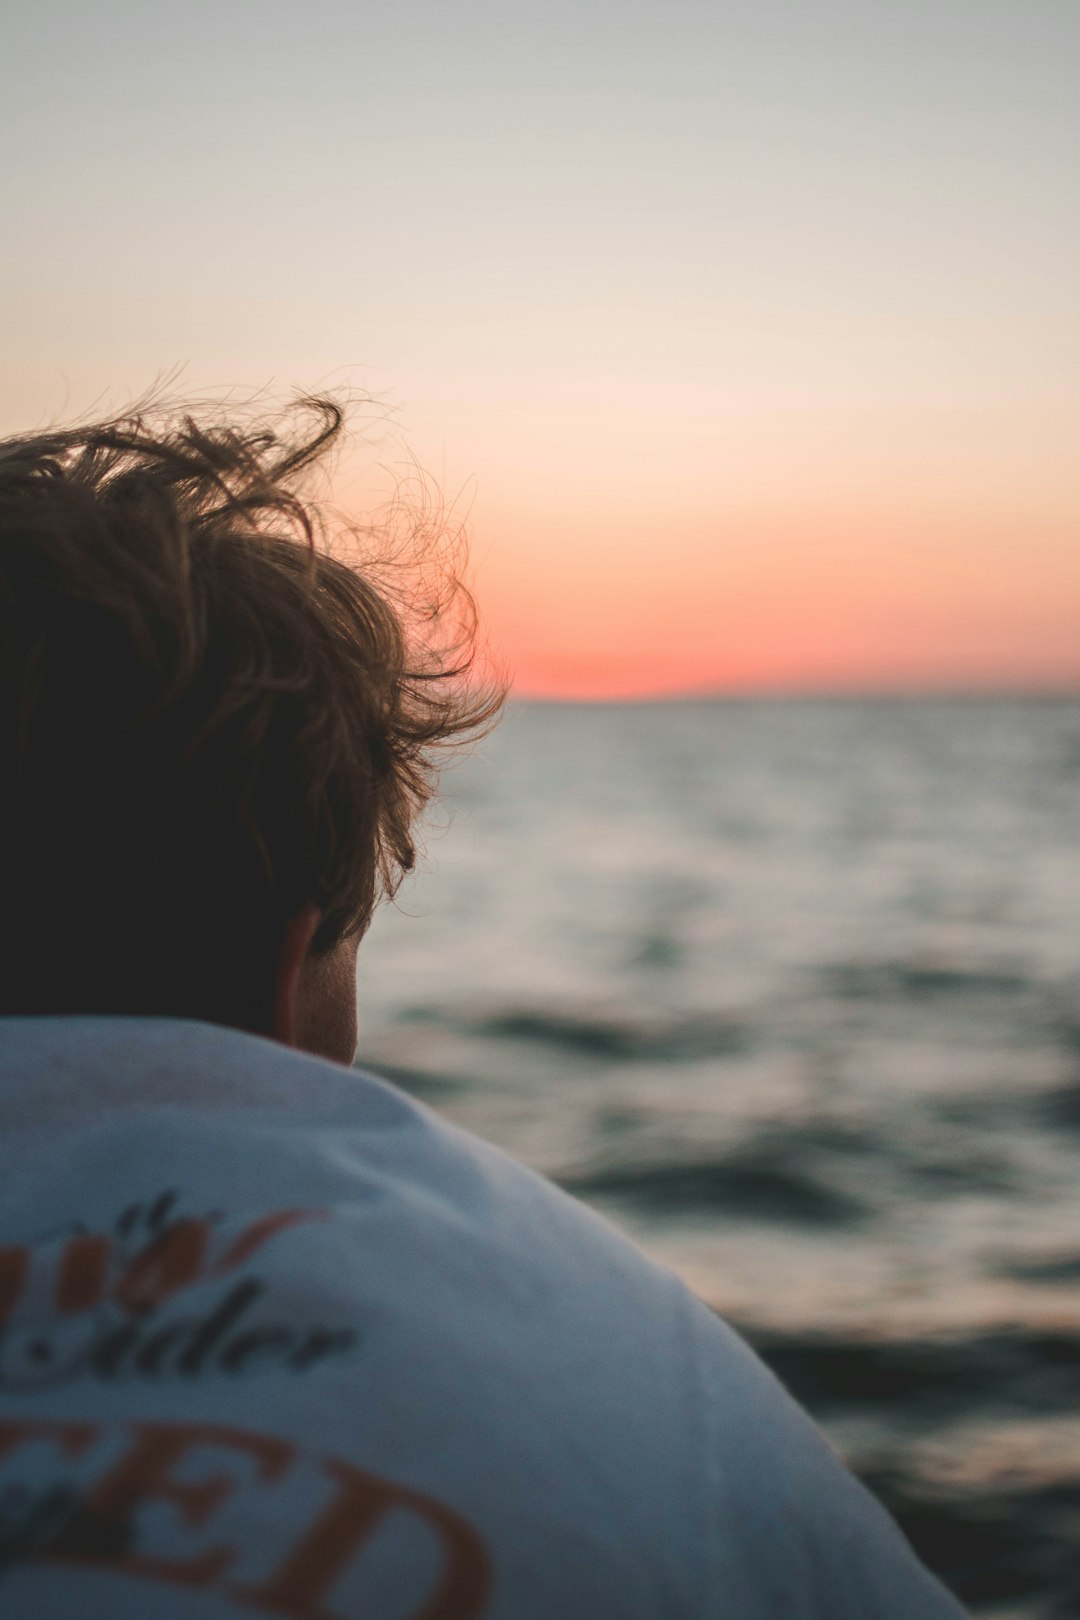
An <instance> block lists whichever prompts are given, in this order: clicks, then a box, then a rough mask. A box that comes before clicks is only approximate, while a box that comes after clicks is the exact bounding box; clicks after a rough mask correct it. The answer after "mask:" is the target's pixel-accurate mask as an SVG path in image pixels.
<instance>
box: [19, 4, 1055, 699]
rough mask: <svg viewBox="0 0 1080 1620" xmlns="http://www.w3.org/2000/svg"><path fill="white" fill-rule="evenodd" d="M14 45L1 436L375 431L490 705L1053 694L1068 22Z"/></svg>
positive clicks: (929, 8)
mask: <svg viewBox="0 0 1080 1620" xmlns="http://www.w3.org/2000/svg"><path fill="white" fill-rule="evenodd" d="M9 11H10V14H9V16H8V18H7V21H6V22H5V23H4V24H3V25H2V29H3V38H2V39H0V124H2V126H3V129H2V132H3V137H4V151H5V154H6V160H5V164H4V166H3V168H4V173H3V176H2V178H0V192H2V195H0V218H2V219H3V221H4V230H5V238H6V241H5V248H4V252H3V254H2V256H0V352H2V357H3V365H2V367H0V432H10V431H18V430H22V429H24V428H26V427H28V426H33V425H39V424H44V423H45V422H48V421H52V420H55V419H57V418H60V419H64V418H67V417H71V416H76V415H79V416H81V415H85V414H86V413H93V412H94V411H101V412H104V411H107V410H114V409H117V408H120V407H122V406H123V405H124V404H126V403H127V402H129V401H130V400H131V399H132V398H134V397H137V396H138V395H140V394H142V393H143V392H144V391H145V390H146V389H147V387H148V386H149V385H151V384H152V383H153V382H154V381H155V380H159V379H162V378H167V379H171V387H172V389H173V391H174V392H177V393H181V394H190V395H192V396H195V397H198V396H201V395H205V394H207V393H215V394H218V395H220V394H222V393H227V392H229V391H231V392H233V393H234V394H235V396H236V397H244V396H246V395H250V394H252V393H256V392H259V393H261V394H263V396H264V397H266V398H267V399H277V398H285V397H287V396H288V395H289V394H291V393H292V392H294V391H296V390H319V389H329V390H331V391H332V390H334V389H339V390H344V391H347V392H349V393H351V394H353V395H363V394H370V395H373V396H375V398H376V399H377V400H378V401H379V405H380V417H379V421H378V423H377V426H375V427H373V428H372V431H371V432H369V433H365V432H362V431H358V433H357V435H356V438H355V441H354V445H353V448H352V450H351V452H350V454H349V456H348V457H347V458H346V460H345V461H344V462H343V463H342V465H341V466H340V467H339V470H338V476H339V483H338V496H339V501H340V502H341V504H344V505H345V506H346V507H349V509H350V510H353V509H355V510H356V513H357V515H358V516H360V515H361V507H362V505H363V503H364V501H365V500H367V499H368V498H369V492H370V490H371V489H372V488H374V487H375V485H376V484H377V481H378V478H380V477H383V476H384V475H385V476H386V477H390V478H392V477H393V476H394V473H395V469H399V468H405V467H406V466H407V458H408V457H409V456H412V457H415V458H416V460H417V461H418V462H419V463H420V464H421V465H423V466H424V467H425V468H427V469H428V471H429V472H430V473H431V475H432V476H433V477H434V478H435V479H436V480H438V482H439V484H440V486H441V488H442V490H443V492H444V495H445V497H446V500H447V502H448V504H449V506H450V508H451V511H452V513H453V514H455V515H456V516H457V517H459V518H461V519H463V520H466V521H467V524H468V528H469V531H470V533H471V537H472V558H473V569H474V585H475V590H476V594H477V596H478V599H479V603H480V608H481V612H482V615H483V620H484V623H485V626H486V627H487V631H488V633H489V635H490V638H491V641H492V643H493V645H494V647H495V649H496V652H497V654H498V656H499V657H500V658H501V659H502V661H503V662H504V664H505V665H506V666H508V667H509V668H510V669H511V670H512V671H513V672H514V674H515V678H516V683H517V689H518V691H519V692H521V693H522V694H525V695H529V694H532V695H549V696H562V697H594V696H600V697H615V696H636V695H643V694H650V693H674V692H680V691H694V692H704V691H713V690H715V691H771V690H783V691H800V690H807V691H816V690H842V691H863V690H868V691H877V690H892V689H901V690H930V689H941V688H946V689H950V690H952V689H965V690H966V689H975V690H978V689H984V688H991V689H1001V688H1024V689H1029V688H1030V689H1043V688H1055V689H1061V688H1067V689H1074V688H1076V687H1077V686H1080V454H1078V447H1080V431H1078V430H1080V299H1078V298H1077V295H1076V289H1077V287H1080V182H1078V179H1077V177H1078V175H1080V96H1078V95H1077V91H1076V86H1077V83H1078V82H1080V6H1078V5H1077V4H1076V0H907V3H905V4H904V5H903V6H900V5H897V4H896V3H895V0H890V3H888V4H886V3H881V0H859V3H856V0H708V3H698V0H663V3H661V0H653V3H649V4H643V3H640V0H619V3H617V4H616V3H615V0H594V3H590V0H575V3H572V4H571V3H567V0H546V3H544V4H535V3H532V0H527V3H514V4H506V3H505V0H504V3H503V4H498V5H497V4H493V3H488V0H439V3H437V0H395V3H394V4H393V5H389V4H379V5H374V4H371V3H365V0H310V3H308V4H306V5H304V6H297V5H294V4H288V5H286V4H283V3H280V0H263V3H261V4H260V5H258V6H251V5H250V4H237V3H236V0H218V3H216V4H213V5H211V4H207V3H205V0H190V3H188V4H187V5H185V6H183V7H177V8H165V7H163V6H159V5H152V4H147V3H146V0H138V3H125V4H115V3H110V0H101V3H98V4H95V5H93V6H87V5H86V4H85V3H84V0H79V3H77V4H76V3H69V0H42V3H41V4H38V5H36V6H35V7H34V8H30V7H27V6H24V7H20V8H17V9H16V8H9ZM367 420H368V418H367V417H364V421H365V422H366V421H367ZM371 420H372V422H374V421H375V418H371ZM373 480H374V482H373ZM350 503H351V504H350Z"/></svg>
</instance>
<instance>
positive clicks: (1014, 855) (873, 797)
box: [360, 696, 1080, 1620]
mask: <svg viewBox="0 0 1080 1620" xmlns="http://www.w3.org/2000/svg"><path fill="white" fill-rule="evenodd" d="M426 843H427V850H426V857H425V860H424V862H423V866H422V869H421V871H420V872H419V873H418V875H417V876H416V877H415V878H414V879H411V880H410V881H409V883H408V884H407V885H406V886H405V888H404V889H403V890H402V892H401V894H400V896H399V898H398V901H397V904H396V905H395V906H394V907H386V908H384V909H383V911H382V912H381V913H380V914H379V916H378V917H377V919H376V922H375V924H374V925H373V928H372V931H371V933H370V935H369V937H368V940H367V941H366V942H365V945H364V948H363V950H362V952H361V957H360V1004H361V1020H362V1028H361V1061H362V1062H363V1063H364V1064H365V1065H366V1066H367V1067H370V1068H373V1069H374V1070H376V1071H377V1072H380V1073H383V1074H385V1075H386V1076H388V1077H389V1078H391V1079H393V1080H394V1081H396V1082H397V1083H398V1084H399V1085H401V1086H403V1087H405V1088H407V1089H408V1090H410V1091H412V1092H414V1093H415V1094H416V1095H418V1096H420V1097H422V1098H423V1099H424V1100H425V1101H426V1102H428V1103H429V1104H430V1105H432V1106H433V1107H435V1108H436V1109H438V1110H439V1111H441V1112H442V1113H444V1114H445V1115H447V1116H448V1117H449V1118H451V1119H453V1120H455V1121H457V1122H458V1123H460V1124H462V1125H465V1126H467V1127H468V1128H470V1129H472V1130H474V1131H476V1132H477V1133H479V1134H480V1135H481V1136H484V1137H487V1138H489V1139H490V1140H492V1141H494V1142H497V1143H499V1144H500V1145H501V1146H503V1147H505V1148H507V1149H508V1150H509V1151H510V1152H511V1153H513V1154H515V1155H516V1156H517V1157H519V1158H521V1159H523V1160H525V1161H526V1162H527V1163H529V1164H531V1165H533V1166H534V1167H536V1168H538V1169H540V1170H542V1171H543V1172H545V1173H546V1174H547V1175H549V1176H551V1177H553V1178H554V1179H555V1180H557V1181H559V1182H560V1183H561V1184H562V1185H564V1186H565V1187H567V1188H570V1189H572V1190H573V1191H574V1192H575V1193H577V1194H578V1195H579V1196H580V1197H582V1198H583V1199H585V1200H586V1201H587V1202H588V1203H590V1204H593V1205H594V1206H596V1207H597V1208H598V1209H600V1210H602V1211H603V1212H604V1213H605V1214H606V1215H607V1216H608V1217H609V1218H610V1219H612V1220H613V1221H615V1222H616V1223H617V1224H618V1225H619V1226H621V1227H622V1228H623V1229H624V1230H625V1231H626V1232H628V1233H629V1234H630V1235H631V1236H632V1237H633V1238H634V1239H635V1240H636V1241H637V1242H638V1243H639V1244H640V1245H642V1246H643V1247H644V1248H645V1249H646V1250H648V1251H649V1252H650V1253H651V1254H653V1255H655V1256H657V1257H658V1258H660V1259H661V1260H663V1261H664V1262H666V1263H667V1264H669V1265H671V1266H673V1267H674V1268H675V1269H676V1270H677V1271H679V1272H680V1273H681V1274H682V1275H683V1276H684V1277H685V1279H686V1280H687V1282H688V1283H689V1284H690V1285H691V1287H693V1288H694V1290H695V1291H696V1292H697V1293H698V1294H699V1295H700V1296H701V1297H702V1298H703V1299H704V1300H705V1301H706V1302H708V1303H709V1304H710V1305H712V1306H714V1307H715V1308H716V1309H717V1310H719V1311H721V1312H722V1313H723V1314H724V1315H725V1316H726V1317H728V1319H729V1320H731V1321H732V1322H733V1323H734V1324H735V1325H736V1326H738V1327H739V1328H740V1329H741V1330H742V1331H743V1332H744V1333H745V1334H746V1335H747V1336H748V1337H749V1338H750V1339H751V1340H752V1341H753V1342H754V1343H755V1344H756V1345H757V1346H758V1347H759V1349H760V1350H761V1352H762V1354H763V1355H765V1357H766V1359H767V1360H769V1361H770V1363H771V1364H772V1365H773V1366H774V1368H775V1369H776V1371H777V1372H778V1373H779V1375H780V1376H781V1378H782V1379H783V1380H784V1381H785V1382H786V1383H787V1384H788V1386H789V1387H790V1388H791V1389H792V1390H793V1391H794V1393H795V1394H796V1395H797V1396H798V1397H799V1398H800V1399H801V1400H802V1401H803V1402H804V1403H805V1404H806V1405H807V1406H808V1407H809V1408H810V1409H811V1410H812V1411H813V1412H814V1414H815V1416H816V1417H817V1418H818V1420H819V1422H821V1423H822V1425H823V1426H824V1428H825V1429H826V1431H827V1432H828V1433H829V1435H830V1436H831V1438H832V1439H833V1441H834V1443H835V1444H836V1445H837V1447H838V1448H839V1449H840V1450H841V1452H842V1453H843V1454H844V1455H845V1456H846V1457H847V1459H848V1460H849V1461H850V1462H851V1464H852V1465H853V1466H854V1467H855V1469H856V1470H857V1471H858V1472H859V1473H860V1474H861V1475H862V1476H863V1477H864V1478H865V1479H866V1480H867V1481H868V1483H869V1484H870V1485H871V1486H872V1488H873V1489H875V1490H876V1491H878V1493H879V1494H880V1495H881V1496H882V1497H883V1499H884V1500H885V1501H886V1502H887V1504H888V1505H889V1507H890V1509H891V1510H892V1511H893V1512H894V1513H895V1514H896V1516H897V1517H898V1518H899V1520H900V1522H901V1524H902V1525H903V1527H904V1529H905V1530H906V1531H907V1533H908V1535H909V1536H910V1537H911V1538H912V1540H913V1541H914V1543H915V1544H916V1546H917V1547H918V1549H919V1551H920V1553H921V1554H922V1556H923V1557H924V1558H925V1559H926V1561H927V1562H928V1563H930V1564H931V1565H932V1567H934V1568H935V1569H937V1570H938V1571H939V1573H941V1574H942V1575H943V1577H944V1578H945V1579H946V1580H947V1581H948V1582H949V1584H951V1585H952V1586H953V1588H954V1589H955V1590H956V1591H957V1592H958V1594H959V1595H960V1596H961V1597H962V1598H963V1599H964V1601H965V1602H966V1603H968V1604H969V1605H970V1606H971V1608H972V1609H973V1610H974V1611H975V1613H977V1614H978V1615H980V1616H986V1617H988V1620H989V1617H993V1620H1062V1617H1065V1616H1069V1617H1073V1620H1075V1616H1077V1615H1080V1551H1078V1548H1080V696H1078V697H1077V698H1076V699H1073V700H1065V699H1015V700H1003V699H1002V700H998V699H994V700H990V699H985V700H984V699H963V700H945V699H919V700H903V701H901V700H866V701H863V700H832V701H816V700H815V701H786V700H785V701H780V700H763V701H710V702H692V703H691V702H686V703H657V704H636V705H595V706H593V705H580V706H576V705H575V706H561V705H540V704H537V705H516V706H514V707H512V709H511V711H510V713H509V714H508V716H507V718H506V720H505V722H504V724H503V725H502V727H501V728H500V729H499V731H497V732H496V733H495V734H494V735H493V736H492V737H491V738H490V739H489V740H488V741H487V742H486V743H484V744H483V746H482V747H481V749H480V750H479V751H478V752H477V753H476V754H475V755H473V756H472V757H470V758H469V759H468V760H466V761H465V762H463V763H460V764H457V765H455V766H454V767H453V769H452V770H451V771H450V772H449V773H448V774H447V776H446V778H445V797H444V800H443V803H442V808H441V809H440V811H438V812H437V813H436V815H435V817H434V818H433V821H432V823H431V825H430V827H429V831H428V834H427V840H426Z"/></svg>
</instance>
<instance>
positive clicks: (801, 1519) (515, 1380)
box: [0, 1018, 961, 1620]
mask: <svg viewBox="0 0 1080 1620" xmlns="http://www.w3.org/2000/svg"><path fill="white" fill-rule="evenodd" d="M0 1244H2V1245H3V1247H2V1248H0V1321H2V1323H3V1327H2V1330H0V1617H2V1620H96V1617H99V1616H101V1617H108V1620H255V1617H258V1616H267V1617H277V1620H280V1617H282V1616H284V1617H285V1620H354V1617H355V1620H473V1617H480V1616H484V1617H487V1620H683V1617H685V1620H691V1617H693V1620H706V1617H709V1620H721V1617H723V1620H811V1617H813V1620H947V1617H952V1620H956V1617H957V1616H959V1615H960V1614H961V1610H960V1609H959V1607H958V1606H957V1605H956V1603H955V1602H954V1601H953V1599H952V1598H950V1597H949V1596H947V1595H946V1593H945V1592H944V1590H943V1589H942V1588H941V1587H940V1586H939V1585H938V1584H937V1582H936V1581H934V1580H933V1579H932V1578H931V1577H930V1576H929V1575H928V1574H927V1573H926V1572H925V1570H923V1568H922V1567H921V1566H920V1565H919V1563H918V1562H917V1561H916V1559H915V1558H914V1557H913V1555H912V1553H911V1552H910V1551H909V1549H908V1547H907V1544H906V1543H905V1542H904V1541H903V1539H902V1538H901V1536H900V1535H899V1533H898V1532H897V1531H896V1529H895V1528H894V1527H893V1525H892V1523H891V1522H890V1520H889V1519H888V1518H887V1517H886V1515H885V1514H884V1513H883V1512H882V1510H881V1509H880V1508H879V1507H878V1506H877V1505H876V1504H875V1503H874V1502H873V1501H872V1499H871V1498H870V1496H869V1495H868V1494H867V1493H866V1492H865V1491H863V1490H862V1488H861V1487H860V1486H859V1485H858V1484H857V1483H856V1482H855V1480H854V1479H853V1478H852V1477H851V1476H850V1475H849V1474H848V1473H847V1472H846V1471H845V1469H844V1468H843V1467H842V1466H841V1465H840V1464H839V1462H837V1461H836V1459H835V1458H834V1456H833V1454H832V1452H831V1451H830V1450H829V1448H828V1446H827V1445H826V1444H825V1442H824V1441H823V1440H822V1438H821V1437H820V1435H819V1434H818V1432H817V1430H816V1429H815V1428H814V1427H813V1425H812V1424H811V1423H810V1422H809V1420H808V1419H807V1418H806V1417H805V1415H804V1414H803V1413H802V1412H801V1411H800V1410H799V1408H798V1407H796V1406H795V1405H794V1403H793V1402H792V1401H791V1400H790V1399H789V1398H788V1397H787V1395H786V1394H785V1393H784V1392H783V1391H782V1390H781V1388H780V1386H779V1385H778V1384H777V1383H776V1381H775V1380H774V1379H773V1377H772V1376H771V1374H770V1373H769V1372H768V1371H767V1370H766V1369H765V1368H764V1367H763V1366H762V1364H761V1363H760V1362H759V1361H758V1360H757V1358H756V1357H755V1356H754V1355H753V1354H752V1353H751V1352H750V1350H749V1349H747V1347H746V1346H745V1345H744V1344H743V1343H742V1341H741V1340H740V1339H739V1338H738V1337H737V1336H736V1335H735V1334H734V1333H732V1332H731V1331H730V1329H728V1328H727V1327H725V1326H724V1325H723V1323H721V1322H720V1321H718V1320H717V1318H716V1317H715V1316H714V1315H713V1313H712V1312H711V1311H709V1310H708V1309H706V1307H705V1306H704V1305H702V1304H701V1303H699V1302H698V1301H697V1300H696V1299H694V1298H693V1296H692V1295H691V1294H690V1293H689V1292H688V1290H687V1289H686V1288H685V1287H684V1286H683V1285H682V1283H681V1282H679V1280H678V1279H677V1278H676V1277H674V1276H673V1275H671V1274H670V1273H668V1272H666V1271H665V1270H663V1269H662V1268H660V1267H658V1266H656V1265H654V1264H652V1263H651V1262H650V1261H648V1260H646V1259H645V1258H644V1257H643V1256H642V1255H641V1254H639V1253H638V1252H637V1250H636V1249H634V1248H633V1246H632V1245H631V1244H629V1243H627V1242H626V1241H625V1240H624V1239H623V1238H621V1237H620V1236H619V1235H618V1234H617V1233H616V1232H615V1231H614V1230H613V1229H612V1228H611V1227H609V1226H608V1225H607V1223H606V1222H604V1221H603V1220H601V1219H600V1218H599V1217H597V1216H595V1215H593V1214H591V1213H590V1212H589V1211H588V1210H586V1209H584V1208H583V1207H582V1206H581V1205H580V1204H578V1203H576V1202H575V1201H574V1200H573V1199H571V1198H568V1197H566V1196H565V1195H564V1194H562V1193H561V1192H559V1191H558V1190H557V1189H556V1188H554V1187H552V1186H551V1185H549V1184H548V1183H547V1182H545V1181H544V1180H542V1179H541V1178H540V1177H539V1176H536V1175H533V1174H532V1173H531V1172H529V1171H527V1170H525V1169H524V1168H522V1167H521V1166H520V1165H518V1164H515V1163H514V1162H513V1161H512V1160H510V1159H508V1158H507V1157H505V1156H504V1155H503V1154H501V1153H499V1152H497V1151H496V1150H495V1149H493V1148H491V1147H488V1146H486V1145H485V1144H484V1143H482V1142H479V1141H476V1140H474V1139H473V1138H471V1137H469V1136H468V1135H466V1134H464V1133H463V1132H461V1131H459V1130H456V1129H454V1128H452V1127H451V1126H449V1125H447V1124H445V1123H443V1122H442V1121H440V1120H439V1119H437V1118H436V1117H435V1116H434V1115H433V1114H431V1113H430V1112H428V1111H427V1110H426V1109H424V1108H423V1107H421V1106H420V1105H419V1104H417V1103H415V1102H413V1101H412V1100H410V1099H409V1098H407V1097H405V1096H403V1095H401V1094H399V1093H398V1092H397V1091H395V1090H394V1089H393V1088H392V1087H389V1086H387V1085H384V1084H383V1083H382V1082H380V1081H377V1080H374V1079H371V1078H370V1077H368V1076H365V1075H362V1074H357V1073H355V1072H351V1071H349V1070H347V1069H344V1068H339V1067H337V1066H335V1065H332V1064H327V1063H323V1062H321V1061H319V1060H318V1059H315V1058H310V1057H307V1056H304V1055H301V1054H299V1053H297V1052H293V1051H289V1050H287V1049H285V1048H283V1047H279V1046H277V1045H274V1044H273V1043H271V1042H269V1041H265V1040H260V1039H257V1038H255V1037H252V1036H247V1035H241V1034H238V1033H236V1032H234V1031H228V1030H222V1029H216V1028H211V1027H210V1026H208V1025H202V1024H196V1023H185V1022H179V1021H171V1020H137V1019H89V1018H71V1019H12V1020H8V1021H3V1022H0Z"/></svg>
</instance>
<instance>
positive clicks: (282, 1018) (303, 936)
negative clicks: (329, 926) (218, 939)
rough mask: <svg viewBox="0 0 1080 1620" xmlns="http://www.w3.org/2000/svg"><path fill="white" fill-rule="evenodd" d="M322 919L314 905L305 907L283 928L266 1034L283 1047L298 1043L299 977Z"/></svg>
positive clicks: (299, 1024) (299, 1011)
mask: <svg viewBox="0 0 1080 1620" xmlns="http://www.w3.org/2000/svg"><path fill="white" fill-rule="evenodd" d="M321 922H322V912H321V911H319V909H318V908H317V907H316V906H305V907H304V910H303V911H300V912H297V914H296V916H295V917H294V918H293V920H292V922H290V923H289V925H288V927H287V928H286V929H285V937H284V939H283V940H282V942H281V954H280V955H279V957H278V970H277V982H276V984H275V986H274V1017H273V1024H272V1026H271V1030H270V1033H271V1035H272V1036H273V1037H274V1040H275V1041H280V1042H281V1043H282V1045H283V1046H299V1045H300V1030H301V1024H302V1022H303V1016H304V1015H303V1008H302V1006H301V994H300V987H301V978H302V976H303V972H304V968H305V966H306V964H307V960H308V957H309V955H310V952H311V942H312V940H313V939H314V938H315V933H316V931H317V929H318V926H319V924H320V923H321Z"/></svg>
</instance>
